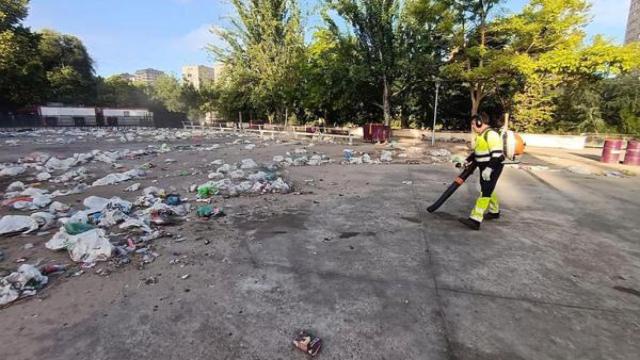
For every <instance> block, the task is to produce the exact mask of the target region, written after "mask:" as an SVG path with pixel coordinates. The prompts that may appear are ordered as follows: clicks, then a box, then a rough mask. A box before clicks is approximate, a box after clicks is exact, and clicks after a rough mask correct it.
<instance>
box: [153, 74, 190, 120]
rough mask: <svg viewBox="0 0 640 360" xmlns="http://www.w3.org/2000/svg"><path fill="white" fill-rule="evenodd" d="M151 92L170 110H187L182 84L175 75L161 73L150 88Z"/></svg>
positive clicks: (154, 97)
mask: <svg viewBox="0 0 640 360" xmlns="http://www.w3.org/2000/svg"><path fill="white" fill-rule="evenodd" d="M149 94H150V96H151V98H152V99H154V100H156V101H159V102H161V103H162V104H163V105H164V106H165V108H167V110H169V111H172V112H187V106H186V104H185V103H184V100H183V97H182V86H181V85H180V82H179V81H178V79H176V78H175V77H174V76H171V75H166V74H165V75H160V76H159V77H158V79H157V80H156V81H155V82H154V83H153V84H152V85H151V87H150V88H149Z"/></svg>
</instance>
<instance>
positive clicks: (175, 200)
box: [165, 194, 182, 206]
mask: <svg viewBox="0 0 640 360" xmlns="http://www.w3.org/2000/svg"><path fill="white" fill-rule="evenodd" d="M181 203H182V200H181V199H180V195H178V194H169V195H167V198H166V199H165V204H167V205H171V206H177V205H180V204H181Z"/></svg>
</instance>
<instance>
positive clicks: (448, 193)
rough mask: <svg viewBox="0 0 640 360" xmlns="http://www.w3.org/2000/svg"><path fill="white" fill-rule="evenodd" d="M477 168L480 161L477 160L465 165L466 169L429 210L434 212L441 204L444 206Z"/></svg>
mask: <svg viewBox="0 0 640 360" xmlns="http://www.w3.org/2000/svg"><path fill="white" fill-rule="evenodd" d="M477 168H478V163H476V162H475V161H472V162H470V163H469V164H467V165H466V166H464V170H463V171H462V173H461V174H460V175H459V176H458V177H457V178H456V179H455V180H454V181H453V183H451V185H449V187H448V188H447V190H446V191H445V192H444V193H443V194H442V195H440V198H438V200H436V202H435V203H433V205H431V206H429V207H428V208H427V211H428V212H430V213H432V212H435V211H436V210H438V209H439V208H440V206H442V205H443V204H444V203H445V201H447V200H448V199H449V198H450V197H451V195H453V193H454V192H456V190H458V188H459V187H460V186H462V184H464V182H465V181H467V179H468V178H469V176H471V174H473V172H474V171H476V169H477Z"/></svg>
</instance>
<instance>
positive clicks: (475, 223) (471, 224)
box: [460, 219, 480, 231]
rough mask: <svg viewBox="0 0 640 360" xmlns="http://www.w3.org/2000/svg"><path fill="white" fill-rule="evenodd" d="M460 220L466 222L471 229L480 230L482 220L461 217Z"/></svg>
mask: <svg viewBox="0 0 640 360" xmlns="http://www.w3.org/2000/svg"><path fill="white" fill-rule="evenodd" d="M460 222H461V223H463V224H465V225H466V226H467V227H468V228H469V229H471V230H476V231H478V230H480V222H479V221H476V220H473V219H460Z"/></svg>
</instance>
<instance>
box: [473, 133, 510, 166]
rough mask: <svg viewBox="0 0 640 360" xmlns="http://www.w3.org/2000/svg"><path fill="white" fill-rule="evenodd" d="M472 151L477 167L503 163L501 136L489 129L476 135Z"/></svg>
mask: <svg viewBox="0 0 640 360" xmlns="http://www.w3.org/2000/svg"><path fill="white" fill-rule="evenodd" d="M475 144H476V146H475V148H474V149H473V154H474V159H475V161H476V162H477V163H478V165H480V166H483V165H490V166H491V165H494V164H500V163H502V161H504V150H503V149H504V145H503V142H502V136H500V134H498V132H497V131H495V130H493V129H491V128H489V129H487V130H485V131H483V132H482V134H477V135H476V138H475Z"/></svg>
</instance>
